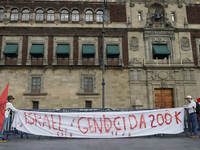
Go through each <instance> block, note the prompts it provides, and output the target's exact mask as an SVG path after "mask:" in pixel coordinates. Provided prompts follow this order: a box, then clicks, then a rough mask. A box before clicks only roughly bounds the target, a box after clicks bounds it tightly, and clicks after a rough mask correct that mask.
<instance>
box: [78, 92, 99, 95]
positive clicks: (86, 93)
mask: <svg viewBox="0 0 200 150" xmlns="http://www.w3.org/2000/svg"><path fill="white" fill-rule="evenodd" d="M76 94H77V95H99V94H100V93H93V92H84V93H76Z"/></svg>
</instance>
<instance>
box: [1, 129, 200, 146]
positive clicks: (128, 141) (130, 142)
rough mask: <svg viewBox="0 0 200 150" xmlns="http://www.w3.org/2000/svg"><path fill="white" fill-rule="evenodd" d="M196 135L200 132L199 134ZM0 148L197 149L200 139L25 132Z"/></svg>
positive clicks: (13, 137) (165, 136) (168, 136)
mask: <svg viewBox="0 0 200 150" xmlns="http://www.w3.org/2000/svg"><path fill="white" fill-rule="evenodd" d="M199 135H200V133H199ZM0 150H200V138H198V139H192V138H189V137H187V136H186V134H185V133H181V134H178V136H177V137H176V136H175V135H164V136H163V137H160V136H143V137H132V138H113V139H75V138H56V137H53V138H50V137H44V136H42V137H41V138H40V139H39V136H36V135H29V136H28V139H27V138H26V136H24V137H23V138H21V137H20V136H11V138H10V141H9V142H7V143H0Z"/></svg>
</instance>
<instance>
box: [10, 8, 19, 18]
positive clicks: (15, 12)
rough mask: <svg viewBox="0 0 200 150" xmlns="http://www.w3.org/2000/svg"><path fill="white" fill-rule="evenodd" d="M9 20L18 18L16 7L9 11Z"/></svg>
mask: <svg viewBox="0 0 200 150" xmlns="http://www.w3.org/2000/svg"><path fill="white" fill-rule="evenodd" d="M10 20H18V10H17V9H13V10H12V11H11V18H10Z"/></svg>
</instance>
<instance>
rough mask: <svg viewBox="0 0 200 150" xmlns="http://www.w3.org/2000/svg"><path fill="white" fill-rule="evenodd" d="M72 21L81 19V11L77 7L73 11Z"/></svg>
mask: <svg viewBox="0 0 200 150" xmlns="http://www.w3.org/2000/svg"><path fill="white" fill-rule="evenodd" d="M71 18H72V22H78V21H79V20H80V12H79V11H78V10H77V9H75V10H73V11H72V17H71Z"/></svg>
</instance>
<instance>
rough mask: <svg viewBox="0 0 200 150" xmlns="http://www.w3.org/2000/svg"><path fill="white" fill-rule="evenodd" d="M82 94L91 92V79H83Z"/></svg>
mask: <svg viewBox="0 0 200 150" xmlns="http://www.w3.org/2000/svg"><path fill="white" fill-rule="evenodd" d="M84 92H93V78H92V77H84Z"/></svg>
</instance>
